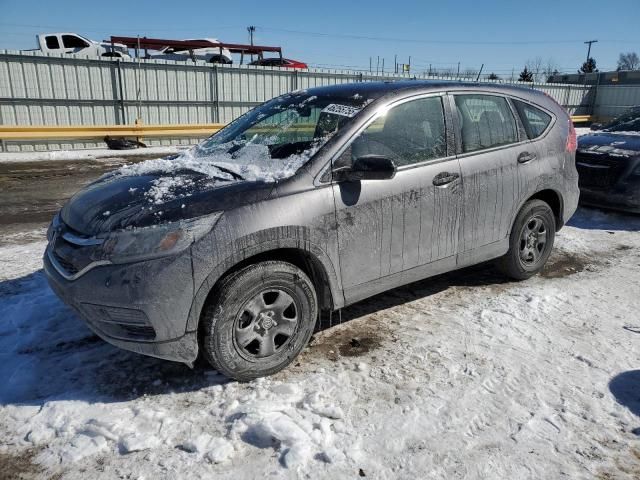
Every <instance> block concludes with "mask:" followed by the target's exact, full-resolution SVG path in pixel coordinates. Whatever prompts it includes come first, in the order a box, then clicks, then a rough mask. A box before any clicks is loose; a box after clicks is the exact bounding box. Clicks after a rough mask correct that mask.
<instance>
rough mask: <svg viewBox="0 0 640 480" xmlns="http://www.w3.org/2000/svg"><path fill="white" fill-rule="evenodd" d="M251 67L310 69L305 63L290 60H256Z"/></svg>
mask: <svg viewBox="0 0 640 480" xmlns="http://www.w3.org/2000/svg"><path fill="white" fill-rule="evenodd" d="M249 65H260V66H262V67H280V68H298V69H305V68H309V66H308V65H307V64H306V63H304V62H299V61H297V60H292V59H290V58H279V57H278V58H261V59H260V60H255V61H253V62H251V63H250V64H249Z"/></svg>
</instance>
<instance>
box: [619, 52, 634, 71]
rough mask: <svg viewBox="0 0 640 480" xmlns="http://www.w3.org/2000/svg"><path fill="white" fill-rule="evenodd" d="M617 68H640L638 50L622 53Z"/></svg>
mask: <svg viewBox="0 0 640 480" xmlns="http://www.w3.org/2000/svg"><path fill="white" fill-rule="evenodd" d="M616 70H640V58H638V54H637V53H636V52H627V53H621V54H620V56H619V57H618V68H617V69H616Z"/></svg>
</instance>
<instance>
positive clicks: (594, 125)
mask: <svg viewBox="0 0 640 480" xmlns="http://www.w3.org/2000/svg"><path fill="white" fill-rule="evenodd" d="M602 126H603V125H602V124H601V123H592V124H591V126H590V127H589V129H590V130H602Z"/></svg>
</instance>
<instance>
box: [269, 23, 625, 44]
mask: <svg viewBox="0 0 640 480" xmlns="http://www.w3.org/2000/svg"><path fill="white" fill-rule="evenodd" d="M256 28H259V29H260V30H263V31H265V32H284V33H292V34H296V35H308V36H314V37H334V38H348V39H352V40H372V41H379V42H403V43H423V44H433V45H556V44H561V43H566V44H569V43H582V40H526V41H525V40H523V41H474V40H470V41H467V40H464V41H462V40H425V39H416V38H397V37H378V36H375V37H372V36H368V35H354V34H349V33H326V32H308V31H306V32H303V31H300V30H290V29H285V28H273V27H256ZM601 41H602V42H608V43H634V41H632V40H601Z"/></svg>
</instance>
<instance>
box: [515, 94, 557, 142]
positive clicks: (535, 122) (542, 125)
mask: <svg viewBox="0 0 640 480" xmlns="http://www.w3.org/2000/svg"><path fill="white" fill-rule="evenodd" d="M513 103H514V105H515V106H516V110H517V111H518V115H520V119H521V120H522V123H523V125H524V129H525V131H526V132H527V137H529V139H531V140H532V139H534V138H538V137H539V136H540V135H542V134H543V133H544V131H545V130H546V129H547V127H548V126H549V124H550V123H551V115H549V114H548V113H546V112H544V111H542V110H540V109H539V108H536V107H534V106H533V105H530V104H528V103H525V102H521V101H520V100H513Z"/></svg>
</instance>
